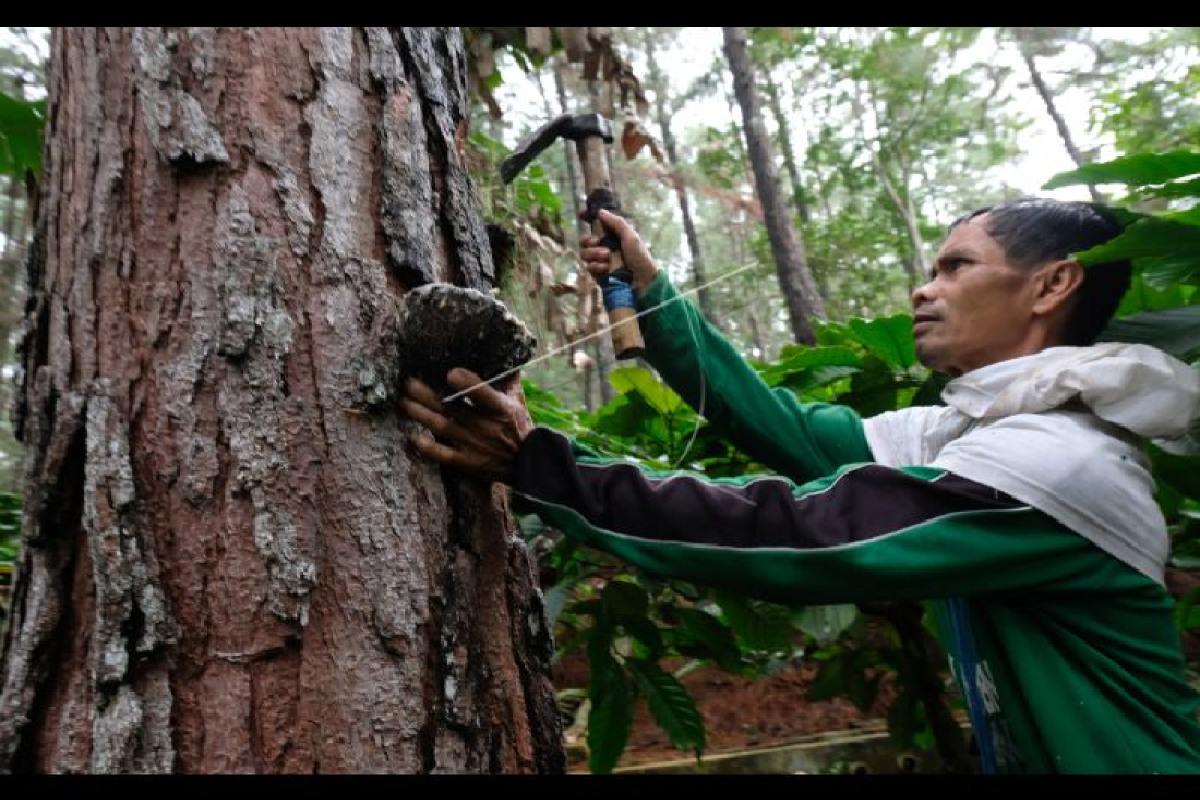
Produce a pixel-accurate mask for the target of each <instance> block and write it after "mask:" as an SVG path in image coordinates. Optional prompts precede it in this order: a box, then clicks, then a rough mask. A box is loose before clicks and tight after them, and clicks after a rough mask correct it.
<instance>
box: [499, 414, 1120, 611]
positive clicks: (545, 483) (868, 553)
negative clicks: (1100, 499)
mask: <svg viewBox="0 0 1200 800" xmlns="http://www.w3.org/2000/svg"><path fill="white" fill-rule="evenodd" d="M515 475H516V477H515V480H514V484H513V488H514V490H515V491H516V492H517V494H518V497H519V499H520V501H521V504H522V505H524V506H525V507H526V508H528V509H529V510H532V511H535V512H536V513H538V514H539V515H540V516H541V517H542V518H543V519H544V520H545V521H546V522H547V523H549V524H551V525H553V526H554V527H556V528H558V529H559V530H561V531H562V532H563V533H564V534H566V535H567V536H569V537H571V538H573V539H576V540H577V541H579V542H581V543H583V544H586V545H589V546H591V547H595V548H597V549H600V550H604V551H606V552H609V553H612V554H613V555H615V556H618V557H619V558H621V559H623V560H625V561H627V562H629V563H630V564H633V565H635V566H637V567H640V568H642V569H645V570H647V571H649V572H651V573H653V574H656V575H659V576H661V577H664V578H676V579H680V580H687V581H692V582H696V583H702V584H706V585H711V586H717V587H721V588H727V589H732V590H735V591H739V592H743V593H745V594H748V595H751V596H754V597H759V598H762V599H765V600H772V601H775V602H782V603H787V604H794V605H809V604H816V605H821V604H830V603H852V602H865V601H876V600H902V599H916V600H928V599H938V598H944V597H955V596H961V597H971V596H974V595H978V594H988V593H996V592H1010V591H1018V590H1029V589H1034V588H1047V587H1051V586H1052V587H1054V588H1055V589H1056V590H1058V589H1061V588H1062V587H1064V586H1066V585H1068V584H1070V583H1076V584H1077V585H1079V584H1085V583H1088V582H1089V581H1090V580H1092V578H1094V573H1095V572H1096V571H1097V570H1098V566H1097V564H1098V562H1099V563H1103V562H1104V561H1105V560H1108V561H1113V563H1114V564H1116V563H1117V562H1115V561H1114V560H1112V559H1106V557H1105V556H1103V554H1102V553H1101V552H1100V551H1099V550H1097V549H1096V548H1095V547H1094V546H1092V545H1091V543H1090V542H1088V541H1087V540H1086V539H1084V538H1083V537H1081V536H1077V535H1075V534H1074V533H1072V532H1070V531H1068V530H1067V529H1065V528H1064V527H1063V526H1062V525H1060V524H1058V523H1057V522H1055V521H1053V520H1052V519H1050V518H1049V517H1047V516H1046V515H1045V514H1043V513H1041V512H1039V511H1036V510H1034V509H1031V508H1029V507H1028V506H1025V505H1022V504H1020V503H1019V502H1017V501H1015V500H1012V499H1011V498H1008V497H1007V496H1003V495H1001V494H1000V493H997V492H995V491H994V490H992V489H990V488H988V487H985V486H981V485H979V484H975V483H973V482H971V481H967V480H966V479H963V478H961V477H959V476H954V475H953V474H951V473H946V472H944V471H942V470H939V469H936V468H933V467H905V468H903V469H893V468H890V467H885V466H882V465H879V464H858V465H848V466H845V467H843V468H841V469H839V470H838V471H837V472H836V473H835V474H833V475H830V476H826V477H824V478H821V479H818V480H815V481H811V482H809V483H806V484H803V485H799V486H798V485H796V484H794V483H792V482H790V481H788V480H787V479H785V478H780V477H775V476H749V477H743V478H729V479H717V480H713V479H707V478H704V477H702V476H699V475H694V474H689V473H680V472H663V473H658V472H654V471H650V470H645V469H641V468H639V467H636V466H634V465H632V464H628V463H620V462H610V461H602V460H599V459H594V458H588V457H584V456H582V455H581V454H580V453H578V452H576V451H574V450H573V449H572V447H571V444H570V442H569V440H567V439H566V438H565V437H562V436H561V435H559V434H556V433H554V432H552V431H549V430H548V429H538V430H536V431H535V432H534V433H533V434H531V435H530V436H529V437H528V438H527V439H526V442H525V443H524V444H523V445H522V448H521V450H520V451H519V452H518V456H517V461H516V470H515Z"/></svg>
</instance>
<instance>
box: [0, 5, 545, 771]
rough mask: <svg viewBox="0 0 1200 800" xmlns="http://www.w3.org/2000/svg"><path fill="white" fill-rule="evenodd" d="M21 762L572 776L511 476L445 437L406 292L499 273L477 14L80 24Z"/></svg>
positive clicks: (31, 433)
mask: <svg viewBox="0 0 1200 800" xmlns="http://www.w3.org/2000/svg"><path fill="white" fill-rule="evenodd" d="M51 52H52V60H51V68H50V80H49V82H48V84H49V115H48V119H49V126H48V130H47V143H46V150H45V153H46V159H45V166H46V180H45V184H44V194H43V196H42V199H41V201H40V204H39V210H38V215H37V221H36V228H35V235H34V240H33V243H32V245H31V247H30V257H29V259H28V262H27V264H28V267H27V271H28V285H29V291H30V300H29V303H28V306H27V308H28V317H27V323H28V326H29V328H30V335H29V336H28V337H27V338H26V340H25V342H24V352H23V357H24V367H25V383H24V387H23V392H24V395H23V403H22V407H21V408H20V409H18V411H19V412H20V413H19V414H18V415H17V422H18V427H19V429H20V431H21V433H22V434H23V438H24V441H25V443H26V445H27V447H28V458H27V467H26V484H25V504H26V505H25V519H24V544H25V546H24V552H23V554H22V560H21V563H20V565H19V572H18V578H17V583H16V586H15V589H14V595H13V607H12V620H11V626H10V629H9V632H8V634H7V636H6V638H5V641H4V648H3V661H2V664H0V670H2V673H0V677H2V681H3V683H2V686H0V770H4V771H39V772H99V773H103V772H129V771H132V772H264V773H274V772H295V773H313V772H396V773H429V772H472V773H491V772H506V773H508V772H555V771H561V770H562V768H563V754H562V750H561V745H560V731H559V723H558V719H557V714H556V709H555V703H554V696H553V687H552V685H551V684H550V681H549V679H548V671H549V658H550V655H551V650H552V647H551V640H550V636H549V632H548V630H547V626H546V620H545V616H544V611H543V608H542V605H541V601H540V599H539V594H538V592H537V591H536V586H535V584H534V582H533V580H534V579H533V575H532V572H531V565H530V563H529V558H528V555H527V553H526V551H525V549H524V547H523V545H522V543H521V540H520V538H519V537H518V536H516V535H515V534H516V531H515V526H514V525H513V523H512V520H511V517H510V515H509V514H508V513H507V508H506V500H505V494H504V492H502V491H501V490H500V489H498V488H493V487H490V486H487V485H482V484H478V483H473V482H468V481H465V480H460V479H454V478H451V477H450V476H449V475H443V474H442V472H441V471H440V469H438V468H436V467H434V466H431V465H430V464H429V463H427V462H424V461H422V460H420V459H419V458H417V457H416V456H415V455H413V454H411V451H410V450H409V448H408V447H407V445H406V443H405V434H406V432H407V431H408V430H411V429H412V425H413V424H412V423H411V422H407V421H402V420H400V419H399V418H398V417H397V414H396V411H395V406H396V387H397V385H398V375H399V373H400V372H401V371H402V369H403V364H401V363H399V359H398V355H397V348H396V341H395V330H396V319H397V309H398V300H399V299H400V297H401V296H402V294H403V292H404V289H405V287H407V286H412V285H415V284H417V283H420V282H425V281H433V280H444V281H451V282H455V283H458V284H461V285H465V286H473V287H477V288H481V289H486V288H488V285H489V282H490V278H491V276H492V265H491V261H490V254H489V248H488V242H487V236H486V233H485V231H484V226H483V221H482V218H481V216H480V213H479V209H478V207H477V202H476V200H475V198H474V195H473V192H472V189H471V187H470V183H469V180H468V177H467V173H466V168H465V164H464V161H463V155H462V153H461V151H460V149H459V148H460V146H461V138H462V137H463V136H464V135H465V133H466V127H465V119H466V117H465V115H466V113H467V104H466V101H465V97H464V91H465V88H464V87H465V77H464V74H465V71H464V55H463V48H462V43H461V40H460V38H459V34H458V29H457V28H394V29H386V28H366V29H364V28H282V29H281V28H277V29H271V28H228V29H215V28H172V29H162V28H108V29H94V28H56V29H55V31H54V34H53V40H52V45H51Z"/></svg>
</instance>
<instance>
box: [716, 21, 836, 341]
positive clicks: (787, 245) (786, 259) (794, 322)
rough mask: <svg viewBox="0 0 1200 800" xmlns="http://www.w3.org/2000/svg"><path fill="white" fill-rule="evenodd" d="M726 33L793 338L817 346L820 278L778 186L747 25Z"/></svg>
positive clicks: (821, 311) (822, 308)
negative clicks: (811, 266)
mask: <svg viewBox="0 0 1200 800" xmlns="http://www.w3.org/2000/svg"><path fill="white" fill-rule="evenodd" d="M722 30H723V31H724V33H725V55H726V57H727V58H728V59H729V67H730V70H731V71H732V73H733V88H734V92H735V93H736V94H737V99H738V104H739V105H740V106H741V107H742V120H743V123H744V126H745V132H746V146H747V148H748V149H749V151H750V164H751V166H752V167H753V169H754V177H755V184H756V185H757V187H758V198H759V201H760V202H761V203H762V207H763V216H764V219H765V221H766V225H767V236H768V238H769V239H770V241H771V252H772V254H773V255H774V257H775V269H776V272H777V274H778V276H779V288H780V290H781V291H782V292H783V297H784V301H785V302H786V303H787V307H788V315H789V317H790V321H791V326H792V336H793V337H794V338H795V340H796V341H797V342H805V343H808V344H812V343H814V342H815V341H816V337H815V336H814V334H813V328H812V322H811V320H812V318H813V317H823V316H824V315H825V306H824V303H823V302H822V300H821V297H820V295H819V294H818V293H817V287H816V282H815V281H814V280H813V276H812V273H811V272H810V271H809V268H808V264H807V263H806V261H805V255H804V241H803V240H802V239H801V238H800V235H799V233H798V232H797V231H795V230H794V229H793V227H792V222H791V215H790V214H789V213H788V210H787V204H786V203H785V202H784V200H783V192H782V191H781V189H780V186H779V171H778V169H777V168H776V166H775V155H774V153H773V152H772V151H773V149H774V148H772V147H771V141H770V138H769V137H768V136H767V131H766V128H765V127H764V125H763V121H762V114H761V112H760V110H759V102H758V91H757V89H756V88H755V85H754V66H753V65H752V64H751V63H750V59H749V57H748V55H747V53H746V32H745V30H743V29H742V28H722Z"/></svg>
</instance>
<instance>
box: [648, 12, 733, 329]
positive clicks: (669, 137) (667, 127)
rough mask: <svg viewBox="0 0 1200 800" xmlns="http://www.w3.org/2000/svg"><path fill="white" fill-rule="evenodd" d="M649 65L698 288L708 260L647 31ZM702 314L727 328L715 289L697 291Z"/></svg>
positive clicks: (705, 276) (664, 89)
mask: <svg viewBox="0 0 1200 800" xmlns="http://www.w3.org/2000/svg"><path fill="white" fill-rule="evenodd" d="M644 33H645V46H646V63H647V65H648V67H649V74H650V85H651V86H652V87H654V96H655V103H654V105H655V113H656V114H657V115H658V127H659V129H660V130H661V131H662V141H663V149H665V150H666V151H667V165H668V166H669V167H670V168H671V188H673V189H674V190H675V198H676V199H677V200H678V201H679V214H680V216H681V217H683V235H684V238H685V239H686V240H687V245H688V252H689V253H691V255H692V280H693V281H694V282H695V284H696V285H697V286H704V285H705V284H706V283H707V282H708V278H707V275H706V270H705V268H704V258H703V256H702V254H701V251H700V237H699V236H697V235H696V222H695V220H693V219H692V209H691V204H690V203H689V202H688V196H687V187H686V186H685V185H684V182H683V178H682V177H681V176H680V174H679V170H680V169H681V165H680V163H679V151H678V148H676V146H675V134H674V132H673V131H672V130H671V115H670V114H668V113H667V98H666V95H667V82H666V80H664V78H663V74H662V70H661V69H659V66H658V61H657V59H656V58H655V52H654V38H653V36H651V34H650V30H649V29H646V30H645V32H644ZM697 300H698V301H699V302H700V311H701V312H702V313H703V314H704V316H705V317H706V318H707V319H708V321H709V322H711V323H712V324H713V325H715V326H716V327H718V328H723V327H724V326H723V325H722V324H721V322H720V320H719V318H718V317H717V315H716V314H715V313H714V310H713V300H712V289H711V288H707V289H701V290H700V291H699V292H697Z"/></svg>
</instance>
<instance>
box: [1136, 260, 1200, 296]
mask: <svg viewBox="0 0 1200 800" xmlns="http://www.w3.org/2000/svg"><path fill="white" fill-rule="evenodd" d="M1140 266H1141V268H1142V278H1143V279H1144V280H1145V281H1146V283H1147V284H1149V285H1150V286H1152V287H1154V288H1155V289H1167V288H1169V287H1171V286H1174V285H1176V284H1180V283H1182V284H1190V285H1192V286H1195V285H1197V284H1200V252H1198V253H1195V254H1180V255H1173V256H1159V257H1154V258H1144V259H1142V263H1141V264H1140Z"/></svg>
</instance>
